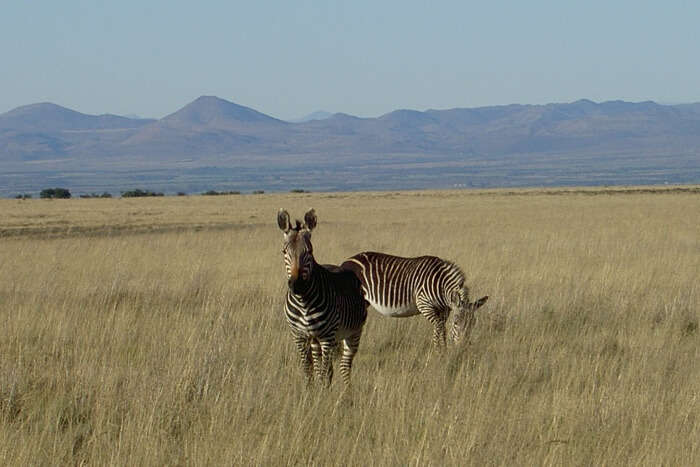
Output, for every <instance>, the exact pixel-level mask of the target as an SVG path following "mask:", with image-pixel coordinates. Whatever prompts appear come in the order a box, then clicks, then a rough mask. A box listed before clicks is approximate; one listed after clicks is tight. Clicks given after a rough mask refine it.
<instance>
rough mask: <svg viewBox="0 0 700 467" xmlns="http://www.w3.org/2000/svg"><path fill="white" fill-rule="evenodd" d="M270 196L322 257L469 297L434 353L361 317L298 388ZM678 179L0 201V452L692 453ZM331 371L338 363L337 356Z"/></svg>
mask: <svg viewBox="0 0 700 467" xmlns="http://www.w3.org/2000/svg"><path fill="white" fill-rule="evenodd" d="M280 207H284V208H286V209H288V210H289V212H290V214H291V215H292V216H298V217H301V216H302V215H303V213H304V212H305V210H306V209H307V208H309V207H314V208H315V209H316V212H317V214H318V219H319V225H318V228H317V230H315V231H314V234H313V237H312V241H313V244H314V253H315V256H316V259H317V260H318V261H319V262H320V263H340V262H342V261H343V260H344V259H345V258H347V257H349V256H351V255H353V254H356V253H358V252H360V251H365V250H375V251H383V252H388V253H393V254H397V255H402V256H417V255H422V254H433V255H438V256H441V257H444V258H447V259H450V260H452V261H454V262H455V263H457V264H459V265H460V266H461V267H462V268H463V270H464V271H465V273H466V276H467V283H468V285H469V286H470V289H471V290H472V292H473V295H474V296H482V295H489V296H490V297H491V298H490V299H489V302H488V303H487V304H486V305H485V306H484V307H483V308H482V309H480V310H479V314H478V320H477V324H476V326H475V328H474V332H473V333H472V335H471V339H470V342H469V343H466V344H464V345H459V346H451V347H449V348H448V349H447V350H446V351H445V352H443V353H439V352H436V351H434V350H433V349H431V346H430V340H431V339H430V338H431V328H430V325H429V324H428V323H427V321H426V320H424V319H423V318H421V317H414V318H406V319H390V318H384V317H382V316H380V315H379V314H378V313H376V312H374V311H372V310H370V315H369V318H368V322H367V324H366V327H365V332H364V335H363V339H362V342H361V345H360V351H359V353H358V355H357V358H356V359H355V364H354V367H353V386H352V390H351V391H350V392H344V391H343V387H342V382H341V380H340V378H338V379H337V380H336V381H334V383H333V385H332V387H331V389H330V390H321V389H320V388H316V389H314V390H312V391H307V390H306V388H305V387H304V385H303V380H302V376H301V371H300V369H299V368H298V367H297V364H296V363H297V360H296V356H295V354H294V350H293V345H292V340H291V336H290V333H289V330H288V328H287V325H286V323H285V320H284V316H283V311H282V303H283V298H284V293H285V287H286V281H285V273H284V265H283V262H282V255H281V252H280V250H281V246H282V235H281V233H280V232H279V230H278V228H277V225H276V220H275V219H276V213H277V210H278V209H279V208H280ZM699 208H700V189H698V187H671V188H650V187H636V188H625V189H603V188H601V189H548V190H490V191H479V190H463V191H420V192H376V193H310V194H309V193H304V194H264V195H237V196H236V195H233V196H216V197H207V196H188V197H164V198H150V199H147V198H139V199H134V198H131V199H74V200H54V201H49V200H0V320H1V322H2V327H0V355H2V358H1V359H0V420H1V423H0V460H1V461H2V463H3V464H6V465H10V464H14V465H51V464H88V463H89V464H97V465H105V464H109V465H114V464H116V465H242V464H243V465H246V464H268V465H280V464H286V465H290V464H291V465H297V464H299V465H306V464H314V465H335V464H338V465H341V464H342V465H348V464H350V465H358V464H376V465H562V464H565V465H600V464H607V465H698V464H699V463H700V363H699V362H700V331H699V330H698V322H699V320H700V285H699V283H700V281H698V276H699V275H700V235H698V232H700V215H699V213H700V209H699ZM336 364H337V363H336Z"/></svg>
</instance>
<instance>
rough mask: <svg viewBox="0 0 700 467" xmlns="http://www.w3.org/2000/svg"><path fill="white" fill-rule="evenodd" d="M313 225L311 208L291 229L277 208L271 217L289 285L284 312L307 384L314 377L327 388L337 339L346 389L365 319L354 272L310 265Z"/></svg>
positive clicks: (286, 217)
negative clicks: (279, 239)
mask: <svg viewBox="0 0 700 467" xmlns="http://www.w3.org/2000/svg"><path fill="white" fill-rule="evenodd" d="M316 222H317V219H316V213H315V212H314V210H313V209H310V210H309V211H308V212H307V213H306V215H305V216H304V223H303V224H302V223H301V222H300V221H298V220H297V221H296V225H294V226H292V223H291V221H290V219H289V213H287V211H285V210H284V209H280V211H279V213H278V214H277V224H278V225H279V228H280V229H281V230H282V232H284V248H283V249H282V253H283V254H284V264H285V267H286V269H287V279H288V281H287V283H288V286H289V289H288V290H287V299H286V301H285V304H284V311H285V314H286V316H287V323H288V324H289V326H290V328H291V329H292V334H293V335H294V342H295V344H296V347H297V350H298V351H299V356H300V357H301V364H302V368H303V370H304V374H305V375H306V379H307V383H311V381H312V380H313V377H314V373H315V374H316V378H318V379H319V380H321V381H324V383H325V385H326V386H329V385H330V384H331V381H332V379H333V363H332V357H333V352H334V351H335V348H336V346H337V343H338V342H340V341H342V342H343V353H342V356H341V359H340V373H341V375H342V377H343V380H344V382H345V384H346V385H349V384H350V370H351V368H352V359H353V358H354V357H355V354H356V353H357V348H358V346H359V345H360V337H361V336H362V326H363V325H364V324H365V320H366V319H367V302H365V300H364V298H363V297H362V288H361V285H360V281H359V280H358V279H357V277H355V275H354V274H352V273H351V272H350V271H345V270H342V269H340V268H339V267H338V266H333V265H320V264H318V263H316V260H315V259H314V255H313V247H312V245H311V231H312V230H313V229H314V227H316ZM314 370H315V371H314Z"/></svg>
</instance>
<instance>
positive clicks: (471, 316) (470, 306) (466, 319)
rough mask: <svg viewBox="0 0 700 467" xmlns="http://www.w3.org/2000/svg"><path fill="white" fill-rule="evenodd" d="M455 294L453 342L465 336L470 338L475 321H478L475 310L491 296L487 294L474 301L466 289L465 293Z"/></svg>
mask: <svg viewBox="0 0 700 467" xmlns="http://www.w3.org/2000/svg"><path fill="white" fill-rule="evenodd" d="M460 292H461V291H460ZM454 295H455V296H454V297H453V301H454V322H453V324H452V332H451V337H452V342H454V343H458V342H460V341H462V340H463V339H464V338H465V337H466V338H467V339H468V338H469V335H470V334H471V332H472V328H473V327H474V323H476V316H475V315H476V313H475V312H476V310H477V308H479V307H481V306H482V305H483V304H484V303H486V300H488V299H489V297H488V295H487V296H485V297H481V298H480V299H478V300H476V301H474V302H470V301H469V295H468V294H467V293H466V291H464V292H463V293H455V294H454Z"/></svg>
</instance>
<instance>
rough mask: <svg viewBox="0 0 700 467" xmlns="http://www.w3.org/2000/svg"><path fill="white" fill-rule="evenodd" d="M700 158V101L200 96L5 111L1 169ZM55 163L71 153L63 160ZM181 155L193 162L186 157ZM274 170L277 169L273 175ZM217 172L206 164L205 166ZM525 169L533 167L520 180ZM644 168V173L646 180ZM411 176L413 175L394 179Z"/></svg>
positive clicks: (520, 166)
mask: <svg viewBox="0 0 700 467" xmlns="http://www.w3.org/2000/svg"><path fill="white" fill-rule="evenodd" d="M699 160H700V104H682V105H660V104H657V103H654V102H650V101H647V102H624V101H608V102H602V103H596V102H593V101H590V100H585V99H582V100H578V101H576V102H571V103H555V104H546V105H519V104H512V105H503V106H490V107H477V108H455V109H447V110H427V111H416V110H409V109H401V110H395V111H393V112H390V113H387V114H385V115H382V116H380V117H377V118H359V117H355V116H352V115H348V114H343V113H336V114H332V115H331V114H328V113H327V112H323V113H318V114H311V115H309V116H308V117H305V118H304V119H303V121H300V122H286V121H282V120H279V119H276V118H274V117H271V116H268V115H265V114H263V113H261V112H258V111H256V110H254V109H251V108H249V107H245V106H241V105H238V104H235V103H233V102H230V101H227V100H224V99H220V98H218V97H214V96H202V97H199V98H197V99H196V100H194V101H193V102H191V103H189V104H187V105H186V106H184V107H182V108H181V109H179V110H178V111H176V112H174V113H172V114H170V115H168V116H166V117H164V118H161V119H159V120H153V119H134V118H127V117H120V116H116V115H107V114H106V115H86V114H82V113H80V112H76V111H73V110H70V109H67V108H65V107H61V106H58V105H55V104H51V103H40V104H32V105H27V106H23V107H18V108H16V109H14V110H11V111H9V112H6V113H4V114H0V172H4V173H6V174H10V173H17V174H25V173H27V174H29V173H36V171H39V170H41V171H42V173H45V174H46V176H47V177H50V176H58V175H57V174H61V173H63V172H62V171H63V170H67V168H70V169H71V170H74V171H82V170H85V169H86V167H90V168H91V170H94V171H98V172H100V171H102V170H104V171H108V170H109V171H111V172H110V173H112V172H114V171H119V170H122V171H125V173H129V174H131V173H134V171H135V170H145V169H143V168H144V167H148V168H149V169H148V170H156V171H157V170H165V169H166V168H173V170H175V168H177V167H188V169H187V170H194V169H195V168H196V169H197V170H204V168H205V167H225V168H227V170H228V169H231V170H234V169H235V170H239V172H233V173H234V174H238V173H243V172H240V170H243V168H245V171H246V172H245V173H248V174H249V175H248V177H249V178H250V177H254V176H257V175H259V174H263V173H268V174H269V177H268V178H265V179H264V180H267V181H266V182H265V183H283V182H282V180H284V176H285V175H284V174H285V173H289V172H285V171H284V170H286V169H284V168H283V167H291V166H296V167H302V166H304V167H326V168H325V169H323V170H324V172H322V173H324V174H327V175H324V177H331V178H332V177H334V176H336V175H337V174H340V173H341V172H342V171H341V168H342V167H345V169H342V170H347V175H343V177H345V178H344V180H345V182H347V183H348V184H350V183H351V181H350V180H354V178H352V177H351V176H350V175H349V174H352V176H354V175H355V174H356V173H357V174H358V178H357V181H356V183H369V182H368V180H369V179H367V178H366V177H365V178H363V177H362V175H361V170H370V169H369V168H371V167H379V166H380V165H381V167H385V168H387V167H403V168H405V169H406V170H408V168H409V167H414V168H412V169H411V170H413V171H415V173H416V174H417V176H419V177H434V181H433V182H429V181H426V182H425V183H426V186H432V185H430V183H433V184H435V183H437V184H440V183H447V182H446V180H447V178H445V177H443V176H441V175H439V174H437V173H436V174H435V175H426V174H429V173H430V170H433V169H434V170H438V168H439V167H443V166H444V167H456V166H460V167H463V169H461V170H463V173H464V174H478V173H481V172H479V170H482V169H484V168H487V167H488V168H494V167H496V165H494V164H495V161H503V162H498V164H503V169H502V170H501V172H494V173H493V174H492V180H494V181H493V182H490V183H501V184H502V183H511V182H512V183H516V182H515V180H522V183H525V184H528V183H547V184H557V183H560V184H568V183H575V180H579V179H581V177H582V175H581V174H583V173H588V174H589V175H586V177H587V178H585V180H590V181H591V182H596V183H597V182H600V183H603V182H604V183H609V182H610V181H612V182H613V183H614V182H615V180H618V179H619V180H621V179H620V177H619V176H618V175H615V174H621V173H623V171H624V170H627V171H628V172H629V173H630V174H642V175H643V174H648V175H649V177H651V178H649V180H657V179H658V180H664V181H665V180H668V179H671V180H686V179H688V177H690V178H689V179H690V180H694V178H693V177H694V175H693V174H695V173H697V172H700V168H699V166H700V163H699V162H698V161H699ZM56 161H63V162H61V163H60V164H61V165H60V166H59V165H56V164H59V162H56ZM69 161H71V162H70V164H72V165H70V164H69ZM181 161H187V164H186V166H182V162H181ZM630 161H632V163H631V162H630ZM27 164H29V165H27ZM52 164H53V165H52ZM66 164H69V165H66ZM178 164H180V165H178ZM411 164H413V165H411ZM441 164H442V165H441ZM353 167H356V168H353ZM357 167H364V168H365V169H361V168H357ZM431 167H432V168H431ZM469 167H472V168H469ZM582 167H586V169H585V170H584V171H583V172H582V170H583V169H582ZM236 168H237V169H236ZM608 169H609V170H608ZM178 170H185V169H178ZM299 170H301V169H299ZM304 170H305V171H306V172H305V173H310V172H309V169H308V168H307V169H304ZM382 170H384V169H382ZM386 170H388V169H386ZM397 170H398V169H397ZM440 170H443V169H440ZM444 170H447V173H448V174H451V175H453V176H456V174H457V172H454V171H453V172H449V170H448V169H444ZM538 170H539V172H537V171H538ZM13 171H15V172H13ZM275 171H279V175H271V174H273V172H274V173H278V172H275ZM528 171H532V172H528ZM214 172H215V170H214V169H211V170H210V169H209V168H207V169H206V174H207V175H206V176H207V177H209V176H211V175H212V174H213V173H214ZM526 172H527V173H531V175H530V176H528V177H529V178H522V177H523V174H524V173H526ZM105 173H107V172H105ZM300 173H301V172H300ZM343 173H345V172H343ZM389 173H391V172H389ZM397 173H398V172H397ZM412 173H413V172H412ZM483 173H485V172H483ZM544 173H548V174H550V175H547V176H544V175H542V174H544ZM52 174H53V175H52ZM500 174H502V175H500ZM509 174H510V175H509ZM654 174H656V175H654ZM673 174H675V175H673ZM642 175H639V177H637V178H635V180H642V181H643V180H647V178H644V177H646V175H644V176H642ZM109 176H110V175H105V177H109ZM232 176H233V175H229V177H232ZM236 176H237V175H236ZM465 176H466V175H465ZM7 177H8V178H6V179H3V178H2V176H0V183H3V180H5V182H4V183H15V181H16V180H19V178H17V177H15V178H12V177H10V175H7ZM18 177H19V175H18ZM270 177H271V178H270ZM314 177H321V175H317V176H314ZM494 177H495V178H494ZM508 177H510V178H508ZM518 177H521V178H518ZM616 177H617V178H616ZM635 177H636V175H635ZM654 177H656V178H654ZM684 177H685V178H684ZM30 178H31V177H30V176H29V175H27V180H28V179H30ZM67 180H70V177H69V178H68V179H67ZM314 180H316V179H315V178H313V177H311V178H309V179H308V180H307V181H306V182H305V183H306V184H307V185H308V184H309V183H312V182H313V183H315V182H314ZM378 180H380V181H383V180H386V178H383V179H378ZM402 180H403V181H405V180H406V178H400V179H397V180H396V183H397V184H398V183H401V182H402ZM455 180H461V179H459V178H456V179H455ZM496 180H497V181H496ZM537 180H539V181H537ZM698 181H700V180H698ZM455 183H456V182H455ZM460 183H461V182H460ZM469 183H472V182H469ZM29 185H31V183H30V184H29ZM324 186H325V185H324ZM332 186H334V185H332ZM332 186H331V187H332ZM350 186H354V185H350ZM421 186H422V185H421ZM306 187H307V186H306V185H305V186H304V188H306ZM370 187H371V186H370ZM8 189H9V188H8Z"/></svg>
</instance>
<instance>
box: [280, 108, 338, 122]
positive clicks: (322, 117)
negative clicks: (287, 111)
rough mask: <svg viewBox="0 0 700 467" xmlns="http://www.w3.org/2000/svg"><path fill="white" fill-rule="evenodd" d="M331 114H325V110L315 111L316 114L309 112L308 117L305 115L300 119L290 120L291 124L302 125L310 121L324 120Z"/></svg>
mask: <svg viewBox="0 0 700 467" xmlns="http://www.w3.org/2000/svg"><path fill="white" fill-rule="evenodd" d="M332 115H333V114H332V113H330V112H326V111H325V110H317V111H316V112H311V113H310V114H308V115H305V116H303V117H301V118H296V119H294V120H290V122H292V123H303V122H310V121H311V120H325V119H327V118H329V117H331V116H332Z"/></svg>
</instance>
